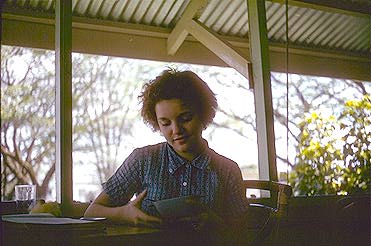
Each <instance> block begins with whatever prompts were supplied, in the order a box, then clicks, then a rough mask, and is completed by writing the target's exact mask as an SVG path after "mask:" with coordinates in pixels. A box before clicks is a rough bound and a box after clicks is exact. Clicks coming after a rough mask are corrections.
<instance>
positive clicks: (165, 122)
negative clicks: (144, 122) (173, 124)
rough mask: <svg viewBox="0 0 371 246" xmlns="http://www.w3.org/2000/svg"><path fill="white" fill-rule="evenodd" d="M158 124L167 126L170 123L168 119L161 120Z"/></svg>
mask: <svg viewBox="0 0 371 246" xmlns="http://www.w3.org/2000/svg"><path fill="white" fill-rule="evenodd" d="M160 124H161V125H162V126H169V125H170V122H169V121H161V122H160Z"/></svg>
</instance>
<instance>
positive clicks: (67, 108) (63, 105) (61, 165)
mask: <svg viewBox="0 0 371 246" xmlns="http://www.w3.org/2000/svg"><path fill="white" fill-rule="evenodd" d="M71 50H72V0H57V1H56V8H55V75H56V122H55V124H56V182H57V185H56V187H57V201H58V202H59V203H61V209H62V214H63V215H64V216H66V215H68V214H69V210H70V207H71V205H72V200H73V194H72V65H71Z"/></svg>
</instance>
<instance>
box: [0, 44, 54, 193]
mask: <svg viewBox="0 0 371 246" xmlns="http://www.w3.org/2000/svg"><path fill="white" fill-rule="evenodd" d="M54 172H55V73H54V52H52V51H47V50H41V49H28V48H22V47H10V46H2V47H1V199H2V200H11V199H13V196H14V186H15V185H16V184H25V183H28V184H35V185H36V187H37V196H38V198H46V199H50V200H55V198H56V196H55V175H54Z"/></svg>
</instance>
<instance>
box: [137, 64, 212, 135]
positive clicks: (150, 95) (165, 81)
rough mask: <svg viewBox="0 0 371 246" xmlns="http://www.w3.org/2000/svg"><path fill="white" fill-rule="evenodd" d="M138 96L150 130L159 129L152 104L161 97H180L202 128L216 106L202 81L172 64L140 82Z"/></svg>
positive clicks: (206, 123)
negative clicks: (196, 116) (199, 121)
mask: <svg viewBox="0 0 371 246" xmlns="http://www.w3.org/2000/svg"><path fill="white" fill-rule="evenodd" d="M138 99H139V101H140V103H141V104H142V108H141V116H142V117H143V121H144V123H146V124H147V125H149V126H150V127H151V128H152V129H153V130H154V131H158V130H159V125H158V122H157V117H156V111H155V106H156V104H157V103H158V102H160V101H162V100H170V99H180V100H181V101H183V102H184V103H185V104H186V105H187V106H189V107H190V108H191V109H192V110H194V111H195V113H196V114H197V115H198V117H199V118H200V119H201V122H202V124H203V126H204V128H206V127H207V126H208V125H209V124H210V123H211V122H212V121H213V119H214V117H215V113H216V109H217V107H218V103H217V99H216V97H215V94H214V93H213V92H212V91H211V89H210V88H209V86H208V85H207V84H206V83H205V81H203V80H202V79H201V78H200V77H198V76H197V75H196V74H195V73H194V72H192V71H178V70H176V69H172V68H169V69H167V70H165V71H163V72H162V73H161V74H160V75H159V76H157V77H156V78H155V79H154V80H151V81H149V82H148V83H146V84H144V86H143V88H142V92H141V94H140V95H139V96H138Z"/></svg>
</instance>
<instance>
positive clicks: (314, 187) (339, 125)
mask: <svg viewBox="0 0 371 246" xmlns="http://www.w3.org/2000/svg"><path fill="white" fill-rule="evenodd" d="M300 127H301V128H302V129H303V131H302V133H301V134H300V135H299V139H300V144H299V145H298V151H297V164H296V165H295V166H294V168H293V171H292V172H291V174H290V183H291V185H292V186H293V189H294V192H295V194H296V195H319V194H354V193H356V192H366V191H368V192H369V191H370V186H371V185H370V173H371V164H370V162H371V139H370V136H371V101H370V97H369V96H367V95H366V96H364V97H363V99H362V100H349V101H347V102H346V103H345V106H344V108H343V110H342V112H341V113H340V116H339V117H338V118H336V117H335V116H330V117H328V118H326V117H323V116H321V115H319V114H317V113H315V112H313V113H312V114H311V115H310V116H308V117H306V118H305V119H304V120H303V121H302V123H301V124H300Z"/></svg>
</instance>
